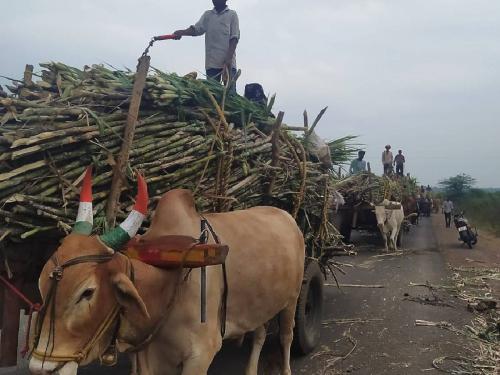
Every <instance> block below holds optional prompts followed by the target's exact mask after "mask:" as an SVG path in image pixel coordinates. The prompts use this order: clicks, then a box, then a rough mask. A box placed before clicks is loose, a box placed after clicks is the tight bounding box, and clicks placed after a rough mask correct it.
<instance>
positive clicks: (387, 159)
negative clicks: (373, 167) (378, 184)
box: [382, 145, 394, 176]
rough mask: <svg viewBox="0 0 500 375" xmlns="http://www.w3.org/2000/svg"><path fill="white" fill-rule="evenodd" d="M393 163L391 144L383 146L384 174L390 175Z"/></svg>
mask: <svg viewBox="0 0 500 375" xmlns="http://www.w3.org/2000/svg"><path fill="white" fill-rule="evenodd" d="M393 163H394V156H393V155H392V152H391V145H387V146H385V151H384V152H382V164H383V165H384V174H385V175H387V176H388V175H390V174H391V173H392V164H393Z"/></svg>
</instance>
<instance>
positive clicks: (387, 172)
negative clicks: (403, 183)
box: [384, 164, 392, 175]
mask: <svg viewBox="0 0 500 375" xmlns="http://www.w3.org/2000/svg"><path fill="white" fill-rule="evenodd" d="M391 173H392V164H384V174H385V175H390V174H391Z"/></svg>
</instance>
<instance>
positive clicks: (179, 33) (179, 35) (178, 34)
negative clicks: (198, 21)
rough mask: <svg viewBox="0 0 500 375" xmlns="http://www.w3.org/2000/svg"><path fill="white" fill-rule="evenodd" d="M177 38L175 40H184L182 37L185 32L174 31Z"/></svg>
mask: <svg viewBox="0 0 500 375" xmlns="http://www.w3.org/2000/svg"><path fill="white" fill-rule="evenodd" d="M173 34H174V35H175V36H176V37H177V38H175V39H176V40H180V39H181V38H182V36H183V35H184V30H176V31H174V33H173Z"/></svg>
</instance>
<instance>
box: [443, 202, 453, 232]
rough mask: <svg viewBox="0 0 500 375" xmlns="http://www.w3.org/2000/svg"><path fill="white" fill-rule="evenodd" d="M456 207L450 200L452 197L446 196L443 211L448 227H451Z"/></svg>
mask: <svg viewBox="0 0 500 375" xmlns="http://www.w3.org/2000/svg"><path fill="white" fill-rule="evenodd" d="M454 209H455V207H454V206H453V202H452V201H450V198H446V199H445V201H444V202H443V213H444V221H445V223H446V228H450V227H451V214H452V212H453V210H454Z"/></svg>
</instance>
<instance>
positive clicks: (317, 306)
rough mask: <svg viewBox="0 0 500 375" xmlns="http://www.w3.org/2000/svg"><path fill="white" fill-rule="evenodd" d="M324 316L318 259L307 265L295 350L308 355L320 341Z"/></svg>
mask: <svg viewBox="0 0 500 375" xmlns="http://www.w3.org/2000/svg"><path fill="white" fill-rule="evenodd" d="M322 318H323V273H322V272H321V270H320V268H319V265H318V263H317V262H316V261H312V262H310V263H309V264H308V265H307V266H306V270H305V273H304V282H303V284H302V289H301V291H300V295H299V299H298V301H297V310H296V311H295V328H294V338H293V351H294V353H295V354H297V355H306V354H309V353H310V352H311V351H313V350H314V348H315V347H316V346H317V345H318V343H319V338H320V334H321V321H322Z"/></svg>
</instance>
